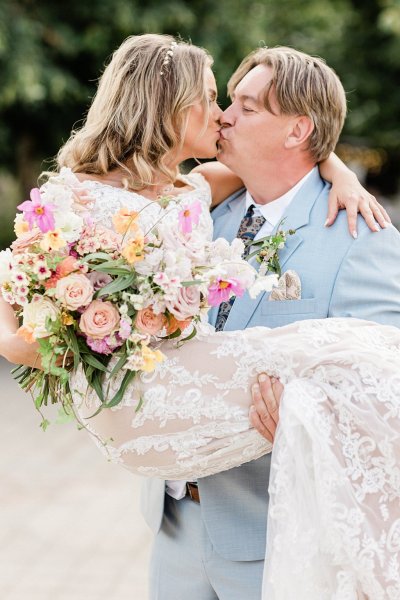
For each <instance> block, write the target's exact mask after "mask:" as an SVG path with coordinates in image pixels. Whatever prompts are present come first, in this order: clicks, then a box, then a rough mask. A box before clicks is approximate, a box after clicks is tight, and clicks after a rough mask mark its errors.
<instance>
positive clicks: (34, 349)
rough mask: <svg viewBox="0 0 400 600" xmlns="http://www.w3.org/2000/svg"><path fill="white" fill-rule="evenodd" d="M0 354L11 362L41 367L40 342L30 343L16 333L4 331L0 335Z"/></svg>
mask: <svg viewBox="0 0 400 600" xmlns="http://www.w3.org/2000/svg"><path fill="white" fill-rule="evenodd" d="M0 354H1V355H2V356H4V358H5V359H7V360H8V361H9V362H10V363H13V364H16V365H25V366H26V367H32V368H35V369H41V367H42V364H41V361H40V354H39V347H38V344H36V343H34V344H28V343H27V342H25V340H23V339H22V338H21V337H20V336H19V335H17V334H16V333H10V332H7V333H4V334H3V335H1V337H0Z"/></svg>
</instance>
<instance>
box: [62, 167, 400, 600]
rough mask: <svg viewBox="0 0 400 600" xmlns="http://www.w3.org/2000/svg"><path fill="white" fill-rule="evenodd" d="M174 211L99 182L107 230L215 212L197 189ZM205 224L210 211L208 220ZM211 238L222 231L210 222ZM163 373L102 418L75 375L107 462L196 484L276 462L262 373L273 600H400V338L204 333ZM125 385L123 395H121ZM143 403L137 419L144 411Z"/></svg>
mask: <svg viewBox="0 0 400 600" xmlns="http://www.w3.org/2000/svg"><path fill="white" fill-rule="evenodd" d="M186 182H187V183H188V184H189V185H191V186H193V187H194V188H195V189H194V190H193V191H189V192H185V193H184V194H182V197H180V199H179V200H177V204H175V203H174V202H172V203H170V204H169V205H168V207H167V208H161V207H160V206H159V205H157V204H156V203H155V202H150V201H149V200H147V199H145V198H143V197H142V196H140V195H138V194H134V193H130V192H128V191H124V190H121V189H116V188H113V187H110V186H107V185H104V184H101V183H98V182H94V181H89V182H85V187H87V189H88V190H89V192H90V194H91V195H92V196H94V197H95V199H96V203H95V208H94V213H93V218H94V220H97V221H100V222H102V223H103V224H104V225H108V226H109V225H111V217H112V215H113V214H115V213H116V212H117V211H118V210H119V209H120V208H121V207H122V206H126V207H127V208H129V209H135V210H139V209H142V208H143V207H146V208H145V209H144V210H143V211H142V212H141V218H142V224H143V226H144V228H146V227H147V226H148V227H151V225H152V224H154V223H155V222H156V221H157V220H158V219H159V218H160V215H161V214H162V213H163V215H164V218H165V219H167V218H175V219H176V206H177V205H178V203H179V202H180V201H181V200H182V199H183V198H184V199H187V198H188V196H189V195H191V194H192V195H194V196H195V197H196V199H199V200H201V201H202V202H204V203H205V204H209V200H210V198H209V190H208V187H207V186H206V184H205V183H204V181H203V180H202V178H201V176H198V175H197V176H196V175H192V176H188V177H187V179H186ZM204 213H206V211H204ZM202 219H203V221H202V223H201V227H202V228H203V231H204V238H205V239H209V238H210V236H211V234H212V223H211V219H210V218H209V217H208V214H204V215H203V217H202ZM161 350H162V352H163V353H164V354H165V355H166V356H167V360H165V361H164V362H163V363H161V364H160V365H158V366H157V368H156V370H155V371H154V372H153V373H150V374H143V375H142V376H141V377H140V378H137V379H136V380H134V382H133V383H132V384H131V385H130V387H128V389H127V390H126V393H125V395H124V399H123V401H122V403H121V404H120V405H118V406H117V407H115V408H113V409H108V410H103V411H102V412H100V413H99V414H98V415H97V416H95V417H94V418H91V416H92V415H93V414H94V413H95V412H96V409H97V408H98V406H99V400H98V398H97V396H96V394H95V393H94V392H93V391H90V390H88V389H87V385H86V380H85V378H84V376H83V374H82V372H80V371H79V370H78V372H77V373H76V374H75V375H74V376H73V379H74V380H73V382H72V383H73V388H74V389H75V392H74V395H75V404H76V409H77V412H78V414H79V417H80V419H81V420H82V422H83V423H84V424H85V426H86V428H87V429H88V430H89V431H90V432H92V433H93V439H94V441H95V442H96V443H97V444H98V446H99V448H100V449H101V451H102V452H104V453H105V454H106V456H107V457H109V458H110V459H112V460H113V461H115V462H117V463H120V464H121V465H123V466H125V467H127V468H128V469H129V470H131V471H133V472H135V473H138V474H140V475H144V476H147V477H157V478H162V479H191V478H193V477H199V476H202V477H203V476H207V475H210V474H213V473H217V472H219V471H223V470H226V469H230V468H232V467H236V466H239V465H241V464H243V463H245V462H247V461H250V460H253V459H256V458H259V457H260V456H262V455H263V454H266V453H268V452H270V451H271V445H270V444H269V443H268V442H267V441H266V440H265V439H263V438H262V437H261V436H260V435H259V434H258V433H257V432H256V431H254V430H253V429H251V427H250V424H249V420H248V411H249V406H250V404H251V393H250V388H251V384H252V383H253V382H255V381H256V376H257V374H258V373H261V372H267V373H269V374H271V375H275V376H276V377H279V378H280V379H281V381H282V383H284V385H285V391H284V395H283V398H282V403H281V410H280V426H279V428H278V433H277V437H276V440H275V443H274V451H273V459H272V467H271V480H270V508H269V522H268V539H267V560H266V567H265V573H264V591H263V597H264V598H265V600H295V599H296V600H359V599H364V600H384V599H385V600H386V599H388V600H398V599H399V598H400V575H399V573H400V435H399V417H400V330H397V329H395V328H392V327H387V326H380V325H376V324H373V323H369V322H366V321H360V320H357V319H325V320H314V321H301V322H297V323H294V324H292V325H288V326H285V327H281V328H276V329H267V328H262V327H256V328H251V329H247V330H244V331H234V332H220V333H215V332H214V331H213V329H212V328H211V327H210V326H207V325H205V326H204V327H203V329H202V331H201V332H200V333H199V335H198V337H197V338H196V339H194V340H191V341H190V342H187V343H186V344H184V345H183V346H181V347H179V348H178V347H177V344H176V343H174V342H173V341H167V342H164V343H163V345H162V347H161ZM119 385H120V380H119V379H118V378H116V379H115V381H114V382H113V384H112V386H113V388H114V389H113V390H111V392H110V393H112V391H116V390H117V389H118V388H119ZM139 402H141V407H140V409H139V410H137V406H138V404H139Z"/></svg>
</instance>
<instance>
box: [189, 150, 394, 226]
mask: <svg viewBox="0 0 400 600" xmlns="http://www.w3.org/2000/svg"><path fill="white" fill-rule="evenodd" d="M319 170H320V173H321V177H323V178H324V179H325V180H326V181H328V182H329V183H332V189H331V191H330V194H329V202H328V215H327V220H326V225H327V226H330V225H332V224H333V223H334V222H335V220H336V216H337V214H338V212H339V210H340V209H345V210H346V211H347V220H348V225H349V231H350V233H351V234H352V235H354V232H357V213H360V214H361V215H362V217H363V218H364V219H365V221H366V223H367V225H368V227H369V228H370V229H371V230H372V231H377V230H378V229H377V226H376V222H378V223H379V225H380V226H381V227H385V226H386V223H387V222H389V223H390V217H389V215H388V214H387V212H386V210H385V209H384V208H383V206H381V205H380V204H379V202H378V201H377V200H376V199H375V198H374V196H372V195H371V194H370V193H369V192H367V190H366V189H364V188H363V186H362V185H361V183H360V182H359V181H358V179H357V176H356V174H355V173H353V171H351V170H350V169H349V168H348V167H346V165H345V164H344V163H343V162H342V161H341V160H340V158H339V157H338V156H336V154H334V153H332V154H331V155H330V156H329V158H327V159H326V160H325V161H323V162H321V163H320V164H319ZM192 172H193V173H201V175H203V177H204V178H205V179H206V180H207V182H208V184H209V186H210V188H211V195H212V204H211V207H212V208H214V207H215V206H217V205H218V204H220V203H221V202H222V201H223V200H225V199H226V198H227V197H228V196H230V195H231V194H233V193H234V192H235V191H237V190H239V189H240V188H241V187H243V181H242V180H241V179H240V178H239V177H237V175H235V174H234V173H233V172H232V171H231V170H230V169H228V167H226V166H225V165H223V164H221V163H219V162H216V161H213V162H207V163H203V164H202V165H198V166H197V167H195V168H194V169H193V171H192Z"/></svg>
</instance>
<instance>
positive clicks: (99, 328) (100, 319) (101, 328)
mask: <svg viewBox="0 0 400 600" xmlns="http://www.w3.org/2000/svg"><path fill="white" fill-rule="evenodd" d="M119 321H120V314H119V312H118V310H117V309H116V308H115V306H114V305H113V304H112V303H111V302H102V300H93V302H91V303H90V304H89V306H88V307H87V309H86V310H85V312H84V313H82V315H81V318H80V321H79V327H80V329H81V331H83V333H86V335H87V336H89V337H91V338H93V339H94V340H102V339H104V338H105V337H106V336H107V335H111V334H112V333H114V331H116V330H117V329H118V326H119Z"/></svg>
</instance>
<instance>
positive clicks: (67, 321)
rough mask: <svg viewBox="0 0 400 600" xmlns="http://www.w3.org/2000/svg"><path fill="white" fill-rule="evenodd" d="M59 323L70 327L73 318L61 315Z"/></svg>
mask: <svg viewBox="0 0 400 600" xmlns="http://www.w3.org/2000/svg"><path fill="white" fill-rule="evenodd" d="M61 322H62V324H63V325H72V324H73V322H74V318H73V317H71V315H69V314H68V313H62V315H61Z"/></svg>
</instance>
